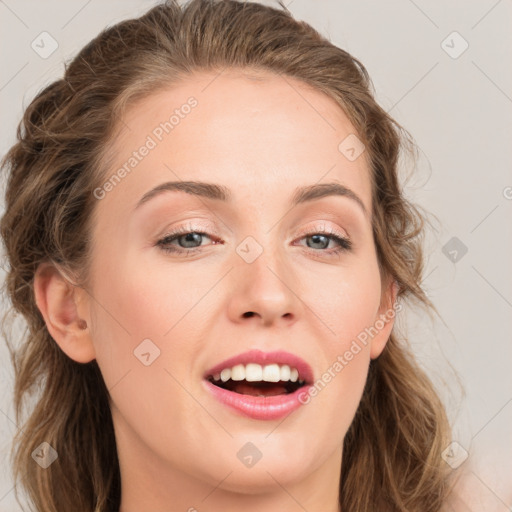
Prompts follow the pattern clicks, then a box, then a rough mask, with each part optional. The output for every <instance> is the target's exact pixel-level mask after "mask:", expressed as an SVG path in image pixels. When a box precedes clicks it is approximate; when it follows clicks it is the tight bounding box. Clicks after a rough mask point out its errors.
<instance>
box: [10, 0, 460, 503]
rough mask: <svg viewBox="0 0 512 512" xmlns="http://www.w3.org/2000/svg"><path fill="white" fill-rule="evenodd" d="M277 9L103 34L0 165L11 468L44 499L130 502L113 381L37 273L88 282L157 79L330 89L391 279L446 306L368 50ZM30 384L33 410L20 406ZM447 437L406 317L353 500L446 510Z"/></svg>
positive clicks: (348, 450) (368, 405)
mask: <svg viewBox="0 0 512 512" xmlns="http://www.w3.org/2000/svg"><path fill="white" fill-rule="evenodd" d="M279 6H280V7H281V8H277V7H276V8H271V7H268V6H264V5H261V4H257V3H251V2H248V1H246V2H243V3H242V2H238V1H233V0H192V1H190V2H189V3H187V4H185V5H181V6H180V5H179V4H178V2H177V1H171V2H166V3H165V4H161V5H157V6H155V7H153V8H152V9H151V10H149V11H148V12H147V13H145V14H144V15H143V16H141V17H139V18H136V19H130V20H126V21H122V22H120V23H118V24H117V25H115V26H112V27H109V28H108V29H106V30H104V31H103V32H101V33H100V34H99V35H98V36H97V37H96V38H95V39H93V40H92V41H91V42H90V43H89V44H87V46H85V47H84V48H83V49H82V50H81V51H80V53H79V54H78V55H77V56H76V57H75V58H74V59H73V60H72V61H71V62H70V63H69V64H68V65H67V66H66V71H65V74H64V77H63V78H62V79H59V80H56V81H55V82H53V83H52V84H50V85H49V86H47V87H46V88H44V89H43V90H42V91H41V92H40V93H39V94H38V95H37V97H36V98H35V99H34V100H33V101H32V102H31V103H30V105H29V106H28V107H27V109H26V111H25V113H24V116H23V119H22V121H21V123H20V125H19V127H18V133H17V142H16V144H15V145H14V146H13V147H12V148H11V149H10V151H9V152H8V154H7V155H6V157H5V158H4V160H3V162H2V169H4V170H5V171H6V172H7V173H8V175H7V188H6V210H5V214H4V215H3V217H2V219H1V226H0V228H1V235H2V238H3V242H4V244H5V248H6V254H7V258H8V263H9V268H8V271H7V279H6V283H5V290H6V292H7V294H8V298H9V299H10V301H12V305H13V308H12V310H13V311H12V313H13V315H15V314H16V313H20V314H21V315H22V316H23V317H24V319H25V321H26V323H27V330H26V332H25V334H24V336H23V337H22V339H20V340H19V342H18V343H17V346H14V344H13V343H12V340H11V343H10V342H8V346H9V349H10V352H11V358H12V362H13V365H14V369H15V388H14V402H15V410H16V415H17V421H18V423H19V424H20V430H19V432H18V433H17V435H16V437H15V442H14V443H13V450H12V459H13V461H12V464H13V468H14V479H15V482H16V484H18V482H19V483H20V484H21V485H22V487H23V488H24V489H25V491H26V493H27V494H28V497H29V498H30V500H31V501H32V502H33V504H34V505H35V507H36V509H37V510H38V511H43V510H44V511H47V512H62V511H63V510H72V511H74V512H75V511H76V512H93V511H96V512H117V511H118V509H119V502H120V490H121V480H120V472H119V464H118V458H117V451H116V443H115V438H114V430H113V424H112V419H111V414H110V408H109V393H108V390H107V389H106V387H105V384H104V381H103V379H102V376H101V373H100V370H99V367H98V365H97V363H96V361H92V362H90V363H88V364H80V363H77V362H75V361H73V360H71V359H70V358H69V357H67V356H66V355H65V354H64V353H63V352H62V350H60V348H59V347H58V346H57V344H56V343H55V341H54V340H53V339H52V337H51V336H50V334H49V332H48V330H47V328H46V325H45V322H44V320H43V317H42V315H41V314H40V312H39V310H38V308H37V306H36V303H35V299H34V289H33V279H34V273H35V271H36V269H37V268H38V266H39V265H40V264H41V263H42V262H55V263H57V264H58V265H60V266H61V267H62V268H65V269H67V271H68V272H69V274H70V275H73V276H75V277H76V280H77V282H78V283H79V285H80V286H84V287H86V286H87V276H88V264H89V262H90V257H91V240H90V233H91V225H92V224H91V223H92V220H93V215H94V211H95V210H94V207H95V203H97V201H96V199H95V197H94V194H93V191H94V189H95V188H96V187H98V186H99V185H100V184H101V183H102V182H103V181H104V175H105V168H106V166H105V155H106V154H107V149H108V147H109V144H110V143H111V141H112V140H113V138H114V136H115V134H116V129H118V124H119V123H118V119H119V115H120V114H122V113H123V112H124V110H125V109H126V108H127V107H128V106H129V105H131V104H133V102H134V101H135V100H140V99H142V98H144V97H146V96H148V95H150V94H152V93H154V92H155V91H156V90H157V89H158V88H161V87H168V86H169V84H170V83H173V82H176V81H178V80H179V79H180V77H183V76H186V75H187V74H189V73H191V72H194V71H196V70H197V71H203V70H213V71H218V72H221V71H222V70H223V69H225V68H227V67H231V68H233V67H238V68H247V69H255V70H256V69H261V70H267V71H271V72H273V73H277V74H281V75H282V76H283V77H286V76H289V77H295V78H298V79H300V80H301V81H302V82H304V83H306V84H308V85H310V86H312V87H313V88H315V89H316V90H319V91H322V92H324V93H325V94H327V95H329V96H330V97H331V98H333V99H334V100H335V101H336V102H337V103H338V104H339V105H340V107H341V108H342V109H343V110H344V111H345V113H346V114H347V116H348V117H349V119H350V120H351V122H352V124H353V125H354V127H355V128H356V129H357V132H358V136H359V137H360V138H361V140H362V142H363V143H364V144H365V146H366V149H367V152H368V153H367V156H368V158H369V162H370V175H371V180H372V203H373V211H372V220H373V235H374V241H375V245H376V249H377V256H378V262H379V267H380V270H381V276H382V277H383V278H392V279H394V280H396V282H397V283H398V285H399V292H398V297H399V299H401V300H409V301H410V300H413V301H414V302H415V303H417V304H419V305H420V306H422V307H425V309H426V310H428V311H431V310H432V309H435V308H434V306H433V304H432V303H431V302H430V300H429V299H428V297H427V296H426V295H425V293H424V291H423V289H422V287H421V279H422V272H423V252H422V238H423V237H422V235H423V231H424V224H425V222H424V217H423V216H422V215H421V214H420V212H419V210H418V208H417V207H416V206H414V205H413V204H412V203H411V202H409V201H408V200H406V198H405V197H404V195H403V192H402V190H401V186H400V183H399V180H398V172H397V167H398V159H399V155H400V154H401V151H402V150H410V148H411V146H412V142H411V137H410V136H409V135H408V133H407V132H406V131H405V130H404V129H403V128H402V127H401V126H400V125H399V124H398V123H397V122H395V121H394V120H393V119H392V118H391V117H390V116H389V115H388V114H387V113H386V112H385V111H384V110H383V109H382V108H381V107H380V106H379V105H378V104H377V102H376V100H375V99H374V93H373V85H372V83H371V80H370V78H369V76H368V73H367V71H366V69H365V67H364V66H363V65H362V64H361V63H360V62H359V61H358V60H357V59H355V58H354V57H352V56H351V55H350V54H348V53H347V52H345V51H344V50H342V49H340V48H338V47H336V46H334V45H333V44H332V43H331V42H329V41H328V40H327V39H326V38H324V37H323V36H322V35H320V34H319V33H318V32H317V31H315V30H314V29H313V28H312V27H311V26H309V25H308V24H307V23H305V22H302V21H297V20H295V19H294V18H293V17H292V15H291V14H290V12H288V11H287V9H286V7H284V5H283V4H282V2H280V3H279ZM408 148H409V149H408ZM5 320H6V319H4V325H6V323H5ZM12 338H14V337H12ZM34 395H36V399H35V400H34V403H33V404H28V405H32V407H30V411H29V414H28V416H27V417H26V418H25V417H24V415H23V405H24V404H25V403H26V402H27V401H28V399H29V397H33V396H34ZM449 440H450V429H449V423H448V420H447V416H446V413H445V410H444V408H443V405H442V403H441V401H440V399H439V398H438V395H437V394H436V392H435V389H434V386H433V384H432V383H431V381H430V380H429V378H428V377H427V376H426V374H425V373H424V372H423V371H422V370H421V369H420V367H419V366H418V364H417V363H416V362H415V360H414V358H413V356H412V355H411V352H410V350H409V348H408V345H407V343H406V342H405V340H403V339H402V340H400V339H399V337H398V335H397V334H396V330H395V329H394V330H393V333H392V334H391V336H390V339H389V341H388V343H387V346H386V348H385V349H384V351H383V353H382V354H381V356H380V357H378V358H377V359H376V360H373V361H372V362H371V364H370V369H369V375H368V380H367V383H366V387H365V389H364V393H363V397H362V400H361V403H360V406H359V408H358V410H357V413H356V415H355V418H354V421H353V423H352V424H351V426H350V429H349V430H348V432H347V434H346V437H345V439H344V446H343V461H342V474H341V481H340V488H339V490H340V493H339V500H340V505H341V509H342V510H343V512H370V511H371V512H373V511H376V510H378V511H384V510H393V511H403V512H405V511H407V512H413V511H414V512H434V511H438V510H440V509H441V506H442V504H443V503H444V501H445V498H446V496H447V494H448V492H449V484H448V482H449V480H448V468H447V466H446V464H445V462H444V461H443V460H442V457H441V452H442V450H443V449H444V448H445V447H446V445H447V444H448V443H449ZM43 442H47V443H49V444H50V445H51V446H52V447H53V448H54V449H55V450H56V451H57V453H58V454H59V457H58V459H57V460H56V461H55V462H54V463H53V464H52V465H51V466H50V467H49V468H47V469H42V468H41V467H40V466H39V465H37V464H35V463H34V461H33V460H32V458H31V453H32V452H33V450H34V449H35V448H36V447H37V446H39V445H40V444H41V443H43Z"/></svg>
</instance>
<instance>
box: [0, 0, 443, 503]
mask: <svg viewBox="0 0 512 512" xmlns="http://www.w3.org/2000/svg"><path fill="white" fill-rule="evenodd" d="M280 7H281V8H275V9H274V8H270V7H267V6H263V5H260V4H256V3H251V2H243V3H242V2H235V1H230V0H224V1H222V0H221V1H209V0H192V1H191V2H189V3H188V4H186V5H184V6H180V5H179V4H178V3H176V2H167V3H165V4H162V5H158V6H156V7H154V8H152V9H151V10H150V11H149V12H147V13H146V14H144V15H143V16H141V17H140V18H137V19H132V20H127V21H123V22H121V23H119V24H117V25H115V26H113V27H110V28H108V29H106V30H105V31H103V32H102V33H101V34H100V35H99V36H98V37H96V38H95V39H94V40H93V41H91V42H90V43H89V44H88V45H87V46H86V47H85V48H84V49H83V50H82V51H81V52H80V53H79V54H78V55H77V56H76V58H74V60H73V61H72V62H71V63H70V64H69V65H68V66H67V68H66V72H65V74H64V76H63V78H62V79H60V80H57V81H55V82H54V83H52V84H51V85H49V86H48V87H46V88H45V89H44V90H43V91H42V92H41V93H40V94H38V96H37V97H36V98H35V99H34V100H33V101H32V103H31V104H30V105H29V106H28V108H27V109H26V112H25V114H24V117H23V120H22V123H21V126H20V129H19V132H18V142H17V143H16V144H15V145H14V146H13V147H12V148H11V150H10V151H9V153H8V154H7V156H6V158H5V160H4V162H3V166H4V169H5V170H6V172H8V183H7V189H6V211H5V214H4V216H3V218H2V221H1V234H2V237H3V241H4V244H5V247H6V253H7V257H8V262H9V265H10V268H9V270H8V274H7V282H6V290H7V292H8V295H9V298H10V300H11V301H12V304H13V307H14V310H15V311H16V312H18V313H21V314H22V315H23V316H24V318H25V319H26V321H27V323H28V331H27V333H26V337H25V338H24V340H23V343H22V344H21V346H19V347H14V346H13V345H12V344H11V345H10V347H11V350H12V354H13V361H14V364H15V372H16V381H15V405H16V409H17V414H18V421H19V422H20V425H21V426H22V428H21V429H20V432H19V433H18V435H17V437H16V442H15V446H14V447H13V453H14V457H13V459H14V460H13V465H14V474H15V479H16V480H17V481H18V482H19V484H21V486H22V487H23V489H24V490H25V492H26V493H27V494H28V497H29V498H30V500H31V501H32V502H33V504H34V506H35V508H36V510H38V511H45V512H62V511H64V510H65V511H76V512H82V511H83V512H86V511H87V512H93V511H95V512H114V511H115V512H118V511H121V512H135V511H137V512H140V511H146V510H147V511H152V512H164V511H166V512H167V511H187V510H188V511H194V510H197V511H199V512H202V511H209V512H215V511H223V512H226V511H228V512H229V511H232V510H244V511H249V512H255V511H261V510H268V511H280V512H281V511H287V512H291V511H299V510H307V511H322V512H335V511H342V512H349V511H350V512H363V511H367V512H370V511H372V512H374V511H379V512H385V511H408V512H412V511H415V512H434V511H438V510H441V509H442V507H444V506H445V505H446V503H447V501H446V500H447V497H448V495H449V491H450V485H451V483H450V478H451V473H450V471H451V469H450V467H449V466H448V465H447V464H446V463H445V462H444V460H443V459H442V456H441V454H442V452H443V450H444V449H445V448H446V447H447V446H448V444H449V443H450V432H449V425H448V421H447V418H446V414H445V411H444V409H443V405H442V403H441V401H440V399H439V398H438V396H437V395H436V392H435V390H434V388H433V386H432V384H431V382H430V381H429V379H428V378H427V376H426V375H425V374H424V372H423V371H422V370H421V369H420V368H419V366H418V365H417V364H416V362H415V361H414V358H413V356H412V355H411V354H410V352H409V350H408V348H407V347H408V345H407V342H406V338H405V336H404V335H400V334H398V333H397V326H396V325H395V319H396V315H397V314H398V312H399V310H400V309H401V307H402V303H404V302H411V303H414V304H416V305H420V306H424V307H425V309H426V310H427V311H430V310H432V308H433V305H432V304H431V303H430V301H429V300H428V298H427V297H426V295H425V293H424V291H423V290H422V288H421V284H420V283H421V279H422V269H423V255H422V247H421V235H422V233H423V226H424V219H423V217H422V216H421V215H420V213H419V211H418V209H417V208H416V207H415V206H414V205H413V204H411V203H410V202H408V201H407V200H406V199H405V197H404V196H403V195H402V191H401V187H400V183H399V181H398V179H397V161H398V157H399V154H400V151H401V150H402V149H404V150H405V149H408V148H410V143H411V141H410V137H409V136H408V135H407V133H406V132H405V131H404V130H403V129H402V128H401V127H400V126H399V125H398V124H397V123H396V122H395V121H394V120H393V119H392V118H391V117H390V116H389V115H388V114H387V113H386V112H385V111H384V110H383V109H382V108H381V107H380V106H379V105H378V104H377V103H376V101H375V99H374V96H373V93H372V85H371V82H370V78H369V76H368V73H367V71H366V70H365V68H364V66H363V65H362V64H361V63H360V62H359V61H358V60H356V59H355V58H353V57H352V56H351V55H349V54H348V53H347V52H345V51H343V50H341V49H340V48H337V47H336V46H334V45H333V44H332V43H330V42H329V41H328V40H326V39H325V38H324V37H322V36H321V35H320V34H319V33H318V32H316V31H315V30H314V29H313V28H312V27H311V26H309V25H308V24H306V23H304V22H299V21H296V20H294V19H293V17H292V16H291V14H290V13H289V12H288V11H287V10H286V9H285V8H284V6H283V5H282V4H280ZM33 393H37V397H36V398H37V399H36V400H35V401H34V402H32V403H31V404H30V410H29V413H28V416H27V417H25V416H24V415H23V405H24V404H25V401H26V400H27V399H28V397H29V396H31V394H33Z"/></svg>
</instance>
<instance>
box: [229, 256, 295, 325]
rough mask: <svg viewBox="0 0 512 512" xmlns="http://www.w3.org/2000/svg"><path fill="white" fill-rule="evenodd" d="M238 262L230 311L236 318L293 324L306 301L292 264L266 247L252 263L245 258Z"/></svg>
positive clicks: (233, 277)
mask: <svg viewBox="0 0 512 512" xmlns="http://www.w3.org/2000/svg"><path fill="white" fill-rule="evenodd" d="M237 266H238V268H236V269H235V271H234V272H233V276H232V279H233V284H232V288H231V290H232V293H231V296H230V302H229V311H228V315H229V317H230V319H231V320H232V321H233V322H235V323H241V322H254V323H259V324H261V325H263V326H270V325H273V324H275V323H279V322H281V323H282V324H284V325H285V326H291V325H292V324H293V323H295V322H296V321H297V319H298V317H299V315H300V314H301V308H302V307H303V305H302V302H301V300H300V298H299V295H298V294H299V293H300V290H298V289H297V288H298V279H296V277H294V276H293V275H292V274H293V273H292V270H291V269H290V268H287V269H286V268H285V265H284V264H281V263H280V262H279V261H278V259H277V258H271V257H270V256H269V255H268V254H267V253H266V252H265V251H264V252H263V253H262V254H261V255H260V256H259V257H258V258H257V259H256V260H255V261H253V262H252V263H246V262H244V261H241V262H240V263H239V264H238V265H237Z"/></svg>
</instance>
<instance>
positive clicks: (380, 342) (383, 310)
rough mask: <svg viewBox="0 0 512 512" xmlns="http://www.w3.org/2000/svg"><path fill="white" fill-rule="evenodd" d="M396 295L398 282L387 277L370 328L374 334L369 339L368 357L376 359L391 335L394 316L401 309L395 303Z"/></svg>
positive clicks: (399, 305)
mask: <svg viewBox="0 0 512 512" xmlns="http://www.w3.org/2000/svg"><path fill="white" fill-rule="evenodd" d="M397 295H398V283H397V282H396V281H395V280H394V279H392V278H391V279H389V282H388V284H387V286H386V287H385V288H384V289H383V293H382V296H381V304H380V307H379V311H378V313H377V316H376V317H375V322H374V324H373V327H372V329H370V330H371V331H372V333H373V332H376V334H375V335H374V336H373V338H372V341H371V349H370V358H371V359H376V358H377V357H379V356H380V354H381V353H382V351H383V350H384V347H385V346H386V343H387V342H388V340H389V336H390V335H391V330H392V329H393V325H394V323H395V316H396V313H397V312H398V311H400V309H401V304H396V298H397Z"/></svg>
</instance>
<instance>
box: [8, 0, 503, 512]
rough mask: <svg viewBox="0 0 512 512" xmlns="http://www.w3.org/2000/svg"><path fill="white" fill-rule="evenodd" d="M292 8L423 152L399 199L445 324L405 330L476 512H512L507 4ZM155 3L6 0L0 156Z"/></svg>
mask: <svg viewBox="0 0 512 512" xmlns="http://www.w3.org/2000/svg"><path fill="white" fill-rule="evenodd" d="M264 3H266V4H268V5H275V4H273V3H272V2H271V1H265V2H264ZM285 3H286V4H287V6H288V8H289V10H290V11H291V12H292V13H293V15H294V16H295V17H296V18H299V19H303V20H305V21H307V22H309V23H310V24H312V25H313V26H314V27H315V28H316V29H317V30H319V31H320V32H321V33H322V34H324V35H326V36H327V37H328V38H330V39H331V40H332V41H333V42H334V43H335V44H337V45H338V46H340V47H341V48H343V49H345V50H347V51H349V52H350V53H351V54H352V55H354V56H355V57H356V58H358V59H359V60H360V61H361V62H362V63H363V64H364V65H365V67H366V68H367V69H368V71H369V73H370V76H371V77H372V80H373V83H374V85H375V89H376V93H377V99H378V101H379V103H380V104H381V105H382V106H383V107H384V108H385V109H386V110H387V111H389V112H390V114H391V115H392V116H394V117H395V119H396V120H397V121H398V122H399V123H401V124H402V125H403V126H404V127H405V128H406V129H407V130H408V131H409V132H410V133H411V134H412V135H413V137H414V139H415V141H416V143H417V145H418V147H419V149H420V158H419V161H418V163H417V168H416V171H415V173H414V174H413V175H412V176H411V177H410V178H409V180H408V181H407V184H406V185H405V192H406V194H407V196H408V197H409V198H410V199H412V200H414V201H415V202H416V203H417V204H419V205H420V206H421V207H422V208H424V209H425V210H426V211H428V212H431V213H432V214H434V215H435V216H436V217H437V218H438V219H439V224H437V225H436V227H435V229H431V230H430V234H429V235H428V238H427V240H426V243H425V250H426V258H427V263H426V270H425V277H424V281H423V285H424V287H425V289H426V291H427V293H428V296H429V297H430V298H431V299H432V300H433V302H434V303H435V305H436V307H437V309H438V310H439V312H440V314H441V318H440V319H439V318H437V319H434V320H433V321H431V320H430V319H429V318H427V317H426V315H424V314H422V313H417V312H415V311H413V310H411V309H407V310H406V311H405V312H404V313H403V314H401V318H400V323H401V324H403V325H404V326H405V328H407V329H408V333H409V338H410V341H411V344H412V345H413V347H414V350H415V353H416V354H417V357H418V358H419V360H420V362H421V364H422V366H423V367H424V368H425V369H426V370H427V371H428V372H429V375H430V376H431V378H432V380H433V381H434V382H435V384H436V386H437V387H438V389H439V392H440V393H441V395H442V397H443V400H444V401H445V403H446V406H447V408H448V410H449V413H450V417H451V418H450V419H451V421H452V424H453V432H454V433H453V442H454V444H453V445H452V446H449V447H447V454H448V455H447V463H448V462H450V464H451V465H453V466H457V465H458V464H461V463H462V464H465V465H466V468H467V474H468V482H469V484H468V493H467V496H468V498H467V499H468V502H469V501H471V504H470V509H471V510H473V511H475V512H477V511H480V510H482V511H484V510H485V511H486V512H489V511H491V512H494V511H496V512H505V511H507V510H511V509H512V462H511V461H512V429H511V427H512V372H511V371H510V369H511V363H512V343H511V334H510V333H511V328H512V270H511V267H512V263H511V262H512V229H511V227H512V223H511V220H512V165H511V164H512V150H511V147H512V115H511V114H512V66H511V65H510V63H511V62H512V44H511V43H512V31H511V30H510V28H511V26H512V25H511V22H512V3H511V2H510V0H498V1H496V0H478V1H472V2H463V1H460V0H459V1H451V2H446V1H442V0H435V1H432V0H430V1H426V0H417V1H412V0H393V1H387V2H376V1H375V2H370V1H366V0H360V1H355V0H353V1H339V0H319V1H313V0H292V1H290V0H287V1H285ZM153 5H155V2H154V1H147V0H108V1H99V0H88V1H87V0H69V1H63V0H61V1H56V0H46V1H45V2H44V4H43V3H42V2H40V1H39V0H32V1H30V0H16V1H15V0H0V41H1V46H0V48H1V76H0V112H1V116H2V117H1V124H0V126H1V130H2V131H1V135H0V145H1V146H0V154H1V155H3V154H5V152H6V151H7V150H8V148H9V147H10V146H11V144H12V143H13V142H14V137H15V129H16V126H17V123H18V122H19V120H20V117H21V115H22V112H23V109H24V108H25V107H26V106H27V105H28V104H29V103H30V101H31V100H32V98H33V97H34V96H35V94H36V93H37V92H38V91H39V90H40V89H41V88H42V87H43V86H45V85H46V84H48V83H49V82H51V81H52V80H53V79H55V78H57V77H60V76H61V74H62V73H63V69H64V66H63V63H64V62H65V61H68V60H70V59H71V58H72V57H73V56H74V55H75V54H76V52H77V51H78V50H79V49H80V48H82V47H83V45H85V44H86V43H87V42H88V41H89V40H90V39H92V38H93V37H94V36H95V35H96V34H97V33H98V32H99V31H100V30H102V29H103V28H105V27H106V26H109V25H112V24H114V23H116V22H118V21H120V20H122V19H124V18H128V17H135V16H138V15H140V14H142V13H143V12H144V11H145V10H147V9H148V8H150V7H151V6H153ZM43 32H47V33H48V34H50V36H51V38H52V39H53V40H55V43H53V44H54V45H55V44H57V45H58V47H57V48H56V49H55V51H54V52H53V53H52V54H51V55H49V56H47V55H44V54H43V55H41V52H42V50H41V49H40V50H38V51H35V50H34V49H33V47H36V48H37V46H36V44H37V43H38V41H39V42H40V41H41V38H42V37H44V38H48V36H47V35H44V34H43V35H41V34H42V33H43ZM46 41H49V42H50V43H51V40H50V39H46ZM41 46H42V44H41V43H39V47H41ZM45 48H46V49H47V50H46V51H49V50H51V49H52V47H51V45H50V44H45ZM404 168H405V167H404ZM404 176H405V174H404ZM2 196H3V184H2ZM2 209H3V197H2ZM4 266H5V263H3V264H2V267H4ZM0 271H1V275H0V279H2V281H3V279H4V275H5V272H4V270H3V268H2V269H0ZM1 306H2V308H3V309H5V307H6V305H5V304H2V305H1ZM21 325H22V323H21V322H20V326H21ZM0 361H1V362H0V381H1V384H2V385H1V386H0V512H16V511H18V510H20V509H19V506H18V504H17V503H16V501H15V500H14V492H13V482H12V478H11V475H10V464H9V449H10V446H11V440H12V436H13V435H14V433H15V432H16V430H17V426H16V423H15V418H14V413H13V407H12V403H11V402H12V386H13V375H12V369H11V364H10V360H9V357H8V352H7V349H6V347H5V343H4V342H3V340H2V342H1V343H0ZM457 375H458V376H459V378H460V382H461V383H462V385H463V390H464V391H462V390H461V388H460V386H459V384H458V380H457V378H456V376H457ZM450 449H451V451H450ZM466 454H469V458H468V459H467V460H464V459H465V456H466ZM462 461H463V462H462ZM471 493H474V497H472V498H470V497H469V496H470V495H471Z"/></svg>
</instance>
